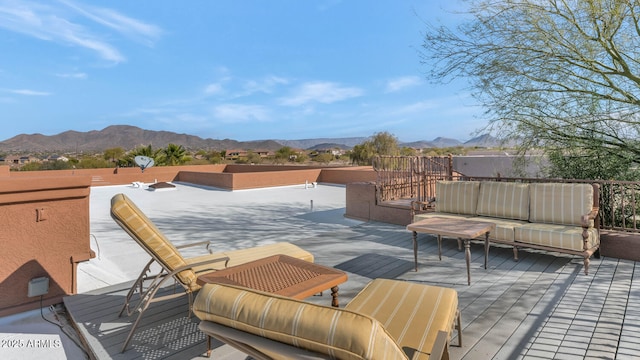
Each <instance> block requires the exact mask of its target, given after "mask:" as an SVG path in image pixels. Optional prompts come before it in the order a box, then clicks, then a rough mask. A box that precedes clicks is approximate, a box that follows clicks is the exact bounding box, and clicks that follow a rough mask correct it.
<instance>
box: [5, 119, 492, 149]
mask: <svg viewBox="0 0 640 360" xmlns="http://www.w3.org/2000/svg"><path fill="white" fill-rule="evenodd" d="M369 139H370V137H348V138H317V139H302V140H256V141H237V140H232V139H224V140H214V139H210V138H207V139H203V138H201V137H199V136H195V135H188V134H178V133H175V132H170V131H154V130H144V129H141V128H139V127H135V126H130V125H112V126H109V127H106V128H104V129H102V130H92V131H88V132H78V131H73V130H69V131H65V132H63V133H60V134H57V135H42V134H21V135H17V136H14V137H12V138H10V139H7V140H4V141H0V152H3V153H23V154H29V153H45V152H46V153H56V152H57V153H72V152H76V153H78V152H102V151H104V150H106V149H110V148H115V147H121V148H123V149H125V150H130V149H134V148H136V147H140V146H148V145H151V146H152V147H153V148H156V149H158V148H164V147H166V146H167V145H168V144H176V145H182V146H183V147H185V148H186V149H188V150H199V149H205V150H218V151H220V150H229V149H253V150H278V149H280V148H281V147H283V146H289V147H292V148H296V149H306V150H314V149H327V148H341V149H351V148H352V147H353V146H355V145H358V144H361V143H363V142H364V141H367V140H369ZM399 145H400V146H407V147H414V148H426V147H454V146H479V147H494V146H498V142H497V140H496V139H495V138H493V137H491V136H489V135H482V136H479V137H476V138H473V139H471V140H469V141H467V142H464V143H463V142H461V141H459V140H455V139H449V138H443V137H438V138H436V139H434V140H432V141H426V140H425V141H416V142H410V143H402V142H401V143H400V144H399Z"/></svg>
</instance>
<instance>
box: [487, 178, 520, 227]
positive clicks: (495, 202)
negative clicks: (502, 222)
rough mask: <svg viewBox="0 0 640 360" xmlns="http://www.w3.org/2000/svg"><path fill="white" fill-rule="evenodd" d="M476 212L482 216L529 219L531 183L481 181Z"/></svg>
mask: <svg viewBox="0 0 640 360" xmlns="http://www.w3.org/2000/svg"><path fill="white" fill-rule="evenodd" d="M476 213H477V214H478V215H481V216H492V217H498V218H505V219H515V220H529V184H522V183H515V182H496V181H483V182H481V183H480V192H479V194H478V206H477V210H476Z"/></svg>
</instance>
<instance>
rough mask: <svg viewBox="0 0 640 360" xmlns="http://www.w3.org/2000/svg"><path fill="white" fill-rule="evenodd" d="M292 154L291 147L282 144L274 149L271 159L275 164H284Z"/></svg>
mask: <svg viewBox="0 0 640 360" xmlns="http://www.w3.org/2000/svg"><path fill="white" fill-rule="evenodd" d="M292 155H294V151H293V149H291V147H289V146H283V147H281V148H280V149H278V150H277V151H276V155H275V157H274V159H273V161H274V162H275V163H276V164H284V163H286V162H288V161H289V160H290V159H291V156H292Z"/></svg>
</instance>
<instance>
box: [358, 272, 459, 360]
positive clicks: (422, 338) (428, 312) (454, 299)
mask: <svg viewBox="0 0 640 360" xmlns="http://www.w3.org/2000/svg"><path fill="white" fill-rule="evenodd" d="M346 308H347V309H349V310H353V311H356V312H358V313H361V314H366V315H369V316H371V317H373V318H375V319H376V320H378V321H379V322H380V323H382V325H383V326H384V327H385V329H387V331H388V332H389V334H391V337H393V338H394V339H395V341H396V343H397V344H398V345H399V346H400V347H401V348H402V349H404V351H405V353H407V354H408V356H409V357H410V358H411V359H414V360H417V359H428V358H429V354H430V353H431V349H432V348H433V343H434V342H435V339H436V336H437V334H438V331H440V330H442V331H445V332H447V334H449V336H448V338H447V341H449V340H451V333H452V330H453V326H454V322H455V319H456V314H457V311H458V293H457V292H456V291H455V290H453V289H449V288H443V287H439V286H429V285H423V284H414V283H410V282H406V281H398V280H388V279H376V280H373V281H371V282H370V283H369V284H368V285H367V286H366V287H365V288H364V289H363V290H362V291H361V292H360V293H358V295H356V297H355V298H354V299H353V300H351V302H349V304H348V305H347V306H346ZM381 359H384V357H381Z"/></svg>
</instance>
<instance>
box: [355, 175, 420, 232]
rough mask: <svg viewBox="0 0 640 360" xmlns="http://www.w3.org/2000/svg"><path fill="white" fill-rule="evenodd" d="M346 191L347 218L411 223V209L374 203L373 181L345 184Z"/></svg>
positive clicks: (402, 223) (398, 223)
mask: <svg viewBox="0 0 640 360" xmlns="http://www.w3.org/2000/svg"><path fill="white" fill-rule="evenodd" d="M346 193H347V194H346V211H345V216H346V217H348V218H352V219H357V220H362V221H380V222H385V223H389V224H396V225H408V224H409V223H411V211H410V209H409V208H408V207H395V206H387V205H378V204H376V185H375V183H374V182H360V183H350V184H347V189H346Z"/></svg>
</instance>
